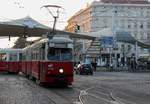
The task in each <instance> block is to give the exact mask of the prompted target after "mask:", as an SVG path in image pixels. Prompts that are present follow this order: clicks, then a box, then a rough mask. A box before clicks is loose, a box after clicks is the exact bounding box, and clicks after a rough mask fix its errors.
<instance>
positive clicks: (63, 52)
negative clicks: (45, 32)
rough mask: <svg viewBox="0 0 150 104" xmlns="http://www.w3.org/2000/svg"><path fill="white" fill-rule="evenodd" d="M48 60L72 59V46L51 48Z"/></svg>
mask: <svg viewBox="0 0 150 104" xmlns="http://www.w3.org/2000/svg"><path fill="white" fill-rule="evenodd" d="M48 60H54V61H71V60H72V49H70V48H49V49H48Z"/></svg>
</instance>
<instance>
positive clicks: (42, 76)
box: [39, 44, 47, 81]
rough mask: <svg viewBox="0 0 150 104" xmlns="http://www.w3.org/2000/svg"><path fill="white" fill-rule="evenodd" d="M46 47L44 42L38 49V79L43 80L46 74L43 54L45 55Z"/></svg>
mask: <svg viewBox="0 0 150 104" xmlns="http://www.w3.org/2000/svg"><path fill="white" fill-rule="evenodd" d="M46 54H47V53H46V49H45V44H42V46H41V47H40V49H39V59H40V68H39V72H40V73H39V80H40V81H43V80H44V79H45V74H46V65H45V64H46V63H45V60H46V59H45V55H46Z"/></svg>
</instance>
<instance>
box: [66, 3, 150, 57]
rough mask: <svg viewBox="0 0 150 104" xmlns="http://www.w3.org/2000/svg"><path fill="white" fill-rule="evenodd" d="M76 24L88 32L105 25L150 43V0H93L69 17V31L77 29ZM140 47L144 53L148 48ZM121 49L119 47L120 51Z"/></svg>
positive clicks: (81, 30) (84, 31)
mask: <svg viewBox="0 0 150 104" xmlns="http://www.w3.org/2000/svg"><path fill="white" fill-rule="evenodd" d="M77 26H80V28H79V29H80V32H81V33H89V34H90V33H91V32H97V31H101V30H103V29H105V28H111V29H112V31H113V30H114V27H115V31H124V32H128V33H130V34H131V35H132V36H133V37H134V38H135V39H136V40H139V41H142V42H144V43H148V44H149V43H150V2H148V1H147V0H101V1H94V2H93V3H92V4H91V5H88V6H87V7H86V8H84V9H81V10H80V11H79V12H77V13H76V14H75V15H73V16H72V17H71V18H70V19H69V20H68V25H67V26H66V31H69V32H76V29H77ZM123 44H124V43H119V45H118V46H120V47H124V46H123ZM125 46H127V47H129V46H130V45H128V44H126V45H125ZM131 48H132V49H130V51H131V52H134V49H135V47H134V45H131ZM125 49H126V48H125ZM138 49H139V50H138V53H141V54H142V53H143V52H144V51H145V50H144V49H142V48H140V47H139V48H138ZM121 51H122V50H121V49H120V50H119V51H118V52H121ZM146 51H147V50H146ZM108 52H109V51H108ZM131 52H130V53H131ZM123 54H124V53H123Z"/></svg>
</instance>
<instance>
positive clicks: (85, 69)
mask: <svg viewBox="0 0 150 104" xmlns="http://www.w3.org/2000/svg"><path fill="white" fill-rule="evenodd" d="M75 72H76V74H80V75H82V74H87V75H88V74H90V75H93V67H92V65H91V64H90V63H82V64H79V65H78V66H77V67H76V70H75Z"/></svg>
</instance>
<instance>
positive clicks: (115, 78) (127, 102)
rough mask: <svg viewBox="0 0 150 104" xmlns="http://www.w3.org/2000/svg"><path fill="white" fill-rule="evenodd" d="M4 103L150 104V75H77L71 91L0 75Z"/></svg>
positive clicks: (19, 76)
mask: <svg viewBox="0 0 150 104" xmlns="http://www.w3.org/2000/svg"><path fill="white" fill-rule="evenodd" d="M0 104H150V73H127V72H95V73H94V75H93V76H91V75H75V76H74V83H73V85H72V86H69V87H68V88H59V87H57V88H56V87H41V86H38V85H36V84H35V82H34V81H30V80H28V79H26V78H25V77H23V76H21V75H18V76H17V75H8V74H0Z"/></svg>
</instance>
